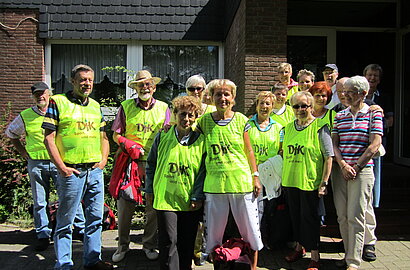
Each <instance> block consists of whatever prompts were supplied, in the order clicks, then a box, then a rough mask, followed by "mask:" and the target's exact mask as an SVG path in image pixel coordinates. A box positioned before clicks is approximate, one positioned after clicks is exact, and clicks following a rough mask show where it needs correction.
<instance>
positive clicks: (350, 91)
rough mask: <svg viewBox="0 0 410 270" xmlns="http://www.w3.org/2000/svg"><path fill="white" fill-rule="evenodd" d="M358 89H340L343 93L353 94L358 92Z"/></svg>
mask: <svg viewBox="0 0 410 270" xmlns="http://www.w3.org/2000/svg"><path fill="white" fill-rule="evenodd" d="M359 93H360V92H359V91H354V90H342V94H344V95H353V94H359Z"/></svg>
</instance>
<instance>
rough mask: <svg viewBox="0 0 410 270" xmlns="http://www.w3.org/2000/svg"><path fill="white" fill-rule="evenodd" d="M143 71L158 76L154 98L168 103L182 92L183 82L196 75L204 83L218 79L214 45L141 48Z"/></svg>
mask: <svg viewBox="0 0 410 270" xmlns="http://www.w3.org/2000/svg"><path fill="white" fill-rule="evenodd" d="M143 65H144V67H143V68H144V69H147V70H149V71H150V72H151V73H152V75H153V76H156V77H160V78H161V79H162V81H161V83H159V84H158V87H157V91H156V93H155V95H154V96H155V97H156V98H158V99H160V100H162V101H165V102H168V103H169V102H170V101H171V100H172V98H174V97H175V96H177V95H179V94H181V93H184V92H185V81H186V80H187V79H188V78H189V77H190V76H192V75H195V74H200V75H202V76H203V77H204V78H205V80H206V81H207V82H209V81H210V80H212V79H215V78H217V77H218V47H217V46H167V45H144V46H143Z"/></svg>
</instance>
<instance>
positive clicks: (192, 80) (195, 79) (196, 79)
mask: <svg viewBox="0 0 410 270" xmlns="http://www.w3.org/2000/svg"><path fill="white" fill-rule="evenodd" d="M196 84H201V85H202V87H203V88H204V89H205V87H206V82H205V79H204V77H202V76H201V75H199V74H198V75H193V76H191V77H189V78H188V80H186V83H185V88H188V87H191V86H193V85H196Z"/></svg>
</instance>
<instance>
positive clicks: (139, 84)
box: [137, 82, 152, 88]
mask: <svg viewBox="0 0 410 270" xmlns="http://www.w3.org/2000/svg"><path fill="white" fill-rule="evenodd" d="M144 86H146V87H147V88H149V87H151V86H152V83H150V82H145V83H144V82H140V83H137V87H138V88H143V87H144Z"/></svg>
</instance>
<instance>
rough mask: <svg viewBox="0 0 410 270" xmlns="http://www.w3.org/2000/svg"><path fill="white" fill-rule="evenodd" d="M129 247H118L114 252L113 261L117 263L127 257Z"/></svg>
mask: <svg viewBox="0 0 410 270" xmlns="http://www.w3.org/2000/svg"><path fill="white" fill-rule="evenodd" d="M129 250H130V249H129V248H126V249H124V250H123V249H122V248H121V247H118V248H117V250H116V251H115V252H114V254H113V255H112V258H111V259H112V261H113V262H115V263H117V262H120V261H122V260H123V259H124V258H125V254H126V253H127V252H128V251H129Z"/></svg>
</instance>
